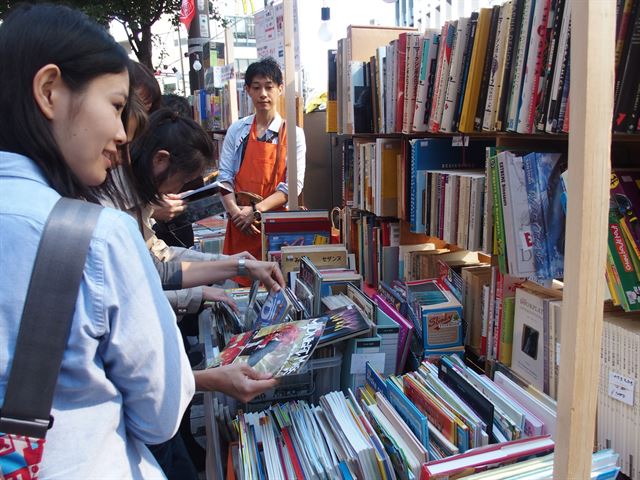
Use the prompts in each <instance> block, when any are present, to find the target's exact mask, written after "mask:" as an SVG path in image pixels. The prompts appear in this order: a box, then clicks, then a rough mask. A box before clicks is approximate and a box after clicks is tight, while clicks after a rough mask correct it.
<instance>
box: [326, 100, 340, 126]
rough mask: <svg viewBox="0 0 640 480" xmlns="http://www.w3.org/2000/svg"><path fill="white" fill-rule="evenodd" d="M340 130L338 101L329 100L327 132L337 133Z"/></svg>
mask: <svg viewBox="0 0 640 480" xmlns="http://www.w3.org/2000/svg"><path fill="white" fill-rule="evenodd" d="M337 131H338V102H336V101H335V100H327V117H326V132H327V133H336V132H337Z"/></svg>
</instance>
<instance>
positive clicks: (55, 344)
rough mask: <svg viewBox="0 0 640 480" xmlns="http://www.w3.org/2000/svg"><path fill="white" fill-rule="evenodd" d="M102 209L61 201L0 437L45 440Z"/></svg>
mask: <svg viewBox="0 0 640 480" xmlns="http://www.w3.org/2000/svg"><path fill="white" fill-rule="evenodd" d="M101 211H102V207H100V206H98V205H95V204H92V203H88V202H84V201H80V200H71V199H68V198H61V199H60V200H58V202H57V203H56V205H55V206H54V207H53V210H52V211H51V213H50V214H49V218H48V219H47V223H46V224H45V227H44V232H43V234H42V237H41V239H40V244H39V245H38V252H37V254H36V261H35V264H34V266H33V271H32V273H31V281H30V283H29V289H28V291H27V297H26V300H25V304H24V309H23V311H22V319H21V320H20V330H19V332H18V340H17V342H16V350H15V355H14V358H13V365H12V367H11V372H10V374H9V381H8V383H7V390H6V394H5V398H4V404H3V406H2V410H1V411H0V432H4V433H13V434H19V435H27V436H30V437H37V438H44V437H45V435H46V432H47V430H48V429H49V428H51V425H52V424H53V418H52V417H51V405H52V403H53V393H54V391H55V387H56V384H57V381H58V375H59V373H60V365H61V363H62V356H63V354H64V351H65V348H66V345H67V340H68V338H69V331H70V328H71V321H72V319H73V314H74V311H75V304H76V299H77V297H78V289H79V287H80V280H81V278H82V272H83V270H84V264H85V260H86V257H87V253H88V250H89V243H90V241H91V237H92V234H93V230H94V228H95V226H96V223H97V221H98V216H99V215H100V212H101Z"/></svg>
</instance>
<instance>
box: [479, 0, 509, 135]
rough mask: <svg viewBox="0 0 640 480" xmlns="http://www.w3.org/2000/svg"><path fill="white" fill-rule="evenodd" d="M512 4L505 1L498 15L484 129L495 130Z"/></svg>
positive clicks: (483, 119) (483, 121)
mask: <svg viewBox="0 0 640 480" xmlns="http://www.w3.org/2000/svg"><path fill="white" fill-rule="evenodd" d="M512 4H513V3H512V2H511V1H508V2H505V3H504V4H503V5H502V7H501V8H500V15H499V17H498V25H497V27H496V28H497V32H496V41H495V45H494V47H493V53H492V62H491V74H490V76H489V85H488V88H487V101H486V104H485V108H484V116H483V118H482V130H484V131H493V130H495V117H496V114H497V106H498V99H499V98H500V88H501V81H502V72H503V70H504V53H505V51H506V44H507V34H508V27H509V23H510V21H511V16H510V13H509V12H510V10H511V5H512Z"/></svg>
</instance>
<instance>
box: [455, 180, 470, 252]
mask: <svg viewBox="0 0 640 480" xmlns="http://www.w3.org/2000/svg"><path fill="white" fill-rule="evenodd" d="M459 182H460V193H459V195H458V199H459V200H458V228H457V240H456V244H457V245H458V246H459V247H462V248H468V240H469V205H470V201H469V200H470V198H471V177H470V176H469V175H460V179H459Z"/></svg>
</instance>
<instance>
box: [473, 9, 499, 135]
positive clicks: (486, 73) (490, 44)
mask: <svg viewBox="0 0 640 480" xmlns="http://www.w3.org/2000/svg"><path fill="white" fill-rule="evenodd" d="M500 11H501V9H500V6H499V5H495V6H494V7H493V11H492V13H491V24H490V26H489V38H488V40H487V50H486V54H485V56H484V65H483V67H482V80H481V82H480V97H479V98H478V104H477V106H476V114H475V118H474V123H473V127H474V130H476V131H477V132H480V131H482V120H483V118H484V111H485V107H486V104H487V96H488V90H489V79H490V77H491V76H492V71H493V68H494V63H493V60H494V58H493V52H494V50H495V45H496V38H497V35H498V20H499V19H500Z"/></svg>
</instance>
